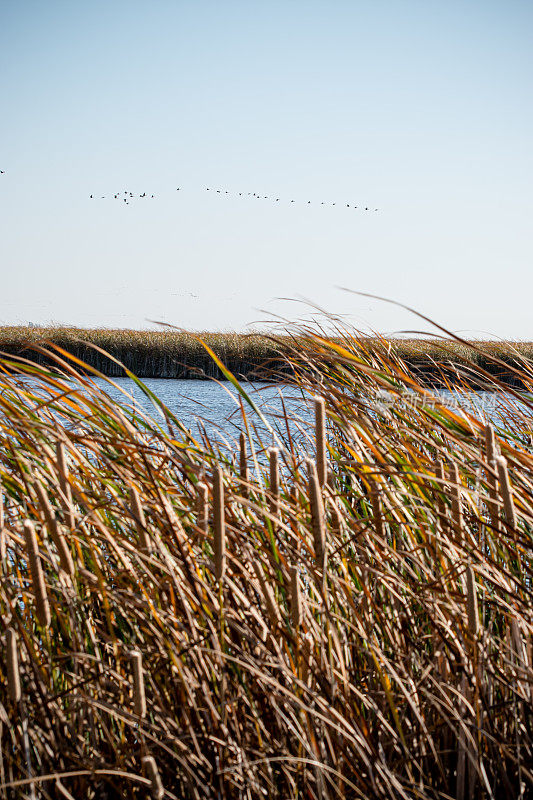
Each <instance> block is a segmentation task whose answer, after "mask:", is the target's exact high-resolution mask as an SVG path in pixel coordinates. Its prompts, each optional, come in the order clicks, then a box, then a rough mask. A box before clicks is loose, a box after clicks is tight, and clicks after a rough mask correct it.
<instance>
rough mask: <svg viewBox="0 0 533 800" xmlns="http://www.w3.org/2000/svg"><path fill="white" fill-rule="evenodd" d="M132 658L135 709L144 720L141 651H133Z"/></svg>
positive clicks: (144, 704)
mask: <svg viewBox="0 0 533 800" xmlns="http://www.w3.org/2000/svg"><path fill="white" fill-rule="evenodd" d="M130 657H131V667H132V674H133V709H134V712H135V714H136V715H137V716H138V717H140V718H141V719H142V718H143V717H145V716H146V695H145V691H144V670H143V660H142V653H141V652H140V651H139V650H133V651H132V653H131V654H130Z"/></svg>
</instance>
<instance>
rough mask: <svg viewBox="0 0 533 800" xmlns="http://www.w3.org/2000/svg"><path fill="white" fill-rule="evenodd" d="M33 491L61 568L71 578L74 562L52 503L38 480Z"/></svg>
mask: <svg viewBox="0 0 533 800" xmlns="http://www.w3.org/2000/svg"><path fill="white" fill-rule="evenodd" d="M35 492H36V494H37V498H38V500H39V504H40V506H41V508H42V511H43V515H44V519H45V522H46V527H47V529H48V533H49V534H50V536H51V537H52V541H53V542H54V544H55V546H56V549H57V552H58V554H59V562H60V564H61V569H63V570H64V571H65V572H66V573H67V575H69V576H70V577H71V578H72V576H73V575H74V562H73V561H72V555H71V553H70V550H69V546H68V544H67V540H66V539H65V537H64V536H63V534H62V533H61V529H60V527H59V523H58V521H57V517H56V515H55V512H54V509H53V508H52V505H51V503H50V500H49V499H48V495H47V493H46V492H45V490H44V487H43V485H42V484H41V483H40V482H39V481H37V482H36V483H35Z"/></svg>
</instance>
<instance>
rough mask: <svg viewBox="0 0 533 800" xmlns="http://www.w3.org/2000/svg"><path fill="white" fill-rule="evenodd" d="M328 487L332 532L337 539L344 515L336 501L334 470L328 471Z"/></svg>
mask: <svg viewBox="0 0 533 800" xmlns="http://www.w3.org/2000/svg"><path fill="white" fill-rule="evenodd" d="M327 487H328V490H329V503H328V507H329V509H330V512H331V513H330V524H331V532H332V534H333V538H334V539H335V538H336V537H337V536H338V535H339V534H340V532H341V526H342V514H341V512H340V511H339V507H338V505H337V502H336V500H335V473H334V472H333V470H332V469H328V475H327Z"/></svg>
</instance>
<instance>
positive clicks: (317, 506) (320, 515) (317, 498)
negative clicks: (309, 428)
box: [307, 458, 326, 570]
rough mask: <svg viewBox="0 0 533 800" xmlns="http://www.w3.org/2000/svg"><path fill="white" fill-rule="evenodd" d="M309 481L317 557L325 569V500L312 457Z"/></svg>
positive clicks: (320, 567)
mask: <svg viewBox="0 0 533 800" xmlns="http://www.w3.org/2000/svg"><path fill="white" fill-rule="evenodd" d="M307 483H308V490H309V502H310V506H311V527H312V531H313V543H314V549H315V558H316V562H317V566H318V568H319V569H321V570H324V569H325V566H326V563H325V562H326V521H325V514H324V502H323V500H322V491H321V488H320V483H319V480H318V475H317V470H316V464H315V462H314V461H313V459H312V458H308V459H307Z"/></svg>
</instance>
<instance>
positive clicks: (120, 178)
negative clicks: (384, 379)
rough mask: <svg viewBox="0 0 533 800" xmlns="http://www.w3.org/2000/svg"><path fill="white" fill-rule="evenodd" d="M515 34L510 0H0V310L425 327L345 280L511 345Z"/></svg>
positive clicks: (520, 242) (522, 105)
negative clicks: (338, 318)
mask: <svg viewBox="0 0 533 800" xmlns="http://www.w3.org/2000/svg"><path fill="white" fill-rule="evenodd" d="M532 36H533V4H532V3H531V2H526V1H524V2H517V1H516V0H508V1H507V2H492V1H491V0H484V2H481V1H480V2H466V1H465V0H462V1H461V2H459V0H448V2H430V3H428V2H400V1H399V0H398V2H394V1H393V0H375V1H374V2H368V0H367V2H364V3H363V2H357V1H356V0H352V1H351V2H348V0H346V1H345V2H341V1H340V0H329V1H328V2H318V1H317V2H313V0H309V1H308V2H303V0H301V1H299V0H293V2H288V0H283V1H282V0H272V1H271V2H268V3H257V2H249V1H248V2H245V1H244V0H241V1H240V2H237V0H234V1H231V0H218V2H207V1H206V0H194V1H193V0H190V1H189V2H178V0H176V1H175V2H170V1H165V0H154V2H151V3H146V2H138V0H128V2H123V0H114V1H113V2H101V0H96V1H93V2H90V3H89V2H81V0H74V2H73V1H72V0H70V1H69V2H58V1H57V0H47V2H46V3H43V2H37V1H36V0H23V1H22V2H21V0H3V2H2V3H1V6H0V92H1V98H2V106H1V108H2V126H1V134H0V169H1V170H4V171H5V173H4V174H1V175H0V214H1V220H2V223H1V237H0V254H1V263H2V285H1V291H0V324H18V323H22V324H24V323H27V322H33V323H35V324H44V323H49V322H54V323H59V324H76V325H83V326H88V327H94V326H106V327H134V328H143V327H153V325H151V323H150V322H149V320H164V321H166V322H170V323H173V324H175V325H178V326H180V327H186V328H193V329H197V330H206V329H209V330H229V329H237V330H240V329H242V328H244V326H245V325H246V324H248V323H250V322H253V321H257V320H262V319H267V318H268V317H269V315H274V314H276V313H277V314H282V315H286V316H289V317H291V318H293V317H295V316H298V315H300V314H303V313H307V309H306V308H305V306H302V305H298V304H297V305H295V304H293V303H289V302H283V301H280V300H276V298H279V297H289V298H298V297H300V298H301V297H304V298H307V299H309V300H310V301H312V302H314V303H317V304H319V305H320V306H323V307H325V308H327V310H328V311H331V312H335V313H343V314H350V315H351V317H350V318H351V320H352V321H353V322H354V323H355V324H356V325H358V326H360V327H365V326H370V327H372V328H374V329H376V330H380V331H384V332H394V331H398V330H402V329H406V328H420V327H423V328H425V329H427V328H428V326H427V325H426V324H424V323H422V322H420V321H417V320H416V319H414V318H412V317H410V316H409V315H407V314H405V313H403V312H400V311H399V310H397V309H394V308H393V307H392V306H390V305H386V304H383V303H379V302H375V301H371V300H369V299H366V298H361V297H358V296H355V295H351V294H346V293H344V292H342V291H340V290H339V289H338V288H336V287H339V286H344V287H349V288H350V289H353V290H359V291H362V292H368V293H371V294H376V295H380V296H385V297H388V298H392V299H395V300H398V301H400V302H403V303H406V304H409V305H411V306H414V307H416V308H417V309H418V310H420V311H421V312H423V313H425V314H427V315H428V316H429V317H431V318H433V319H436V320H438V321H439V322H440V323H442V324H443V325H445V326H447V327H450V328H451V329H453V330H455V331H459V332H461V333H462V334H463V335H465V336H476V337H486V336H487V335H490V336H496V337H503V338H513V339H528V340H532V339H533V325H532V314H531V310H530V305H531V298H532V296H533V277H532V274H533V273H532V257H533V236H532V218H533V191H532V177H533V147H532V144H533V137H532V133H533V92H532V88H533V69H532V68H533V47H532ZM178 186H179V187H180V191H179V192H177V191H176V189H177V187H178ZM207 187H210V191H209V192H207V191H206V188H207ZM216 189H221V190H222V191H221V193H220V194H217V193H216ZM125 190H128V191H131V192H133V193H135V194H137V195H138V194H141V193H143V192H146V193H147V194H148V195H149V197H147V198H142V199H136V200H135V201H134V202H130V203H128V204H126V203H124V202H123V201H122V200H121V199H120V200H118V201H116V200H114V199H113V195H114V194H115V193H117V192H121V193H123V192H124V191H125ZM226 191H227V192H228V193H227V194H226ZM239 192H242V193H243V196H242V197H239ZM248 192H252V193H253V192H255V193H256V194H259V195H261V197H264V196H265V195H266V196H267V197H268V198H269V199H268V200H264V199H256V198H254V197H253V196H249V195H248V194H247V193H248ZM90 194H93V195H94V197H93V199H92V200H91V199H90V198H89V195H90ZM152 194H153V195H154V198H153V199H152V198H151V195H152ZM102 195H105V197H106V199H104V200H102V199H101V196H102ZM277 197H279V198H280V200H279V201H278V202H276V198H277ZM290 200H295V202H294V203H290ZM308 201H311V202H310V203H309V202H308ZM322 203H324V205H321V204H322ZM333 203H335V204H336V205H335V206H333V205H332V204H333ZM346 204H350V208H347V207H346ZM354 205H357V206H358V208H357V209H354V208H353V206H354ZM361 206H362V207H364V206H368V207H369V208H371V209H374V208H378V209H379V210H378V211H376V212H374V211H373V210H372V211H369V212H365V211H363V210H361Z"/></svg>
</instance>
